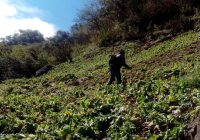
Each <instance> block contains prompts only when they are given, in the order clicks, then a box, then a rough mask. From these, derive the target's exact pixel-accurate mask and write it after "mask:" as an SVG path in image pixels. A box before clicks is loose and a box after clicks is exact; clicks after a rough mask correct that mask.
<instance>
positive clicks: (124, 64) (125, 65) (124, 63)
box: [123, 57, 131, 69]
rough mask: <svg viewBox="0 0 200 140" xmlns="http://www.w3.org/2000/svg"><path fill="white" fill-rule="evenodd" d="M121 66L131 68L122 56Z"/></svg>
mask: <svg viewBox="0 0 200 140" xmlns="http://www.w3.org/2000/svg"><path fill="white" fill-rule="evenodd" d="M123 66H124V67H125V68H127V69H131V67H130V66H129V65H127V64H126V61H125V58H124V57H123Z"/></svg>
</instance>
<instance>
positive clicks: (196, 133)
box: [185, 113, 200, 140]
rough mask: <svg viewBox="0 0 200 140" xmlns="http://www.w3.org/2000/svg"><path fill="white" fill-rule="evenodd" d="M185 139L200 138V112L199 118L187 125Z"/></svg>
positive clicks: (196, 139) (198, 139)
mask: <svg viewBox="0 0 200 140" xmlns="http://www.w3.org/2000/svg"><path fill="white" fill-rule="evenodd" d="M185 139H187V140H200V113H199V115H198V116H197V118H196V119H195V120H194V121H192V122H191V123H190V124H189V125H188V126H187V131H186V133H185Z"/></svg>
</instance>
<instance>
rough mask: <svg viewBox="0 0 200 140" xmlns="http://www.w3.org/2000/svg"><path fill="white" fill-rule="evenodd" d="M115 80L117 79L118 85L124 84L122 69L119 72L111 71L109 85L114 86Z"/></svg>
mask: <svg viewBox="0 0 200 140" xmlns="http://www.w3.org/2000/svg"><path fill="white" fill-rule="evenodd" d="M115 78H116V79H117V84H121V83H122V79H121V73H120V69H119V70H113V69H110V79H109V80H108V83H107V84H108V85H110V84H112V83H113V82H114V81H115Z"/></svg>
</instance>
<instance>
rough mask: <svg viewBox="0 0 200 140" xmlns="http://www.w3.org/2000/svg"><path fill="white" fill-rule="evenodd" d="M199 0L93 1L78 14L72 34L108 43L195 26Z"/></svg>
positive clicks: (147, 36) (155, 35)
mask: <svg viewBox="0 0 200 140" xmlns="http://www.w3.org/2000/svg"><path fill="white" fill-rule="evenodd" d="M199 8H200V1H199V0H93V1H91V3H90V4H88V5H87V6H85V8H84V9H82V11H81V12H80V14H79V15H78V18H77V20H76V24H75V25H74V26H73V27H72V31H71V32H72V34H73V35H74V37H75V39H76V41H77V42H79V43H84V42H88V41H94V40H95V41H96V42H98V44H99V46H107V45H109V44H112V43H113V42H116V41H119V40H145V39H147V38H152V39H155V38H157V37H159V36H160V35H162V34H177V33H180V32H184V31H187V30H190V29H194V27H195V26H196V23H198V22H197V18H195V17H198V15H199Z"/></svg>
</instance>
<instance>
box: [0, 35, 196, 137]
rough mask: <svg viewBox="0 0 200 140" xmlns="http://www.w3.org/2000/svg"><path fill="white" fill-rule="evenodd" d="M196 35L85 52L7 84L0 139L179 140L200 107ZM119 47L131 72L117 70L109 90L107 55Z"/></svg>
mask: <svg viewBox="0 0 200 140" xmlns="http://www.w3.org/2000/svg"><path fill="white" fill-rule="evenodd" d="M199 35H200V34H199V32H187V33H185V34H182V35H180V36H177V37H176V38H174V40H171V41H165V42H163V43H159V44H156V45H154V46H152V47H151V48H149V49H148V50H145V49H142V48H143V47H141V46H138V45H137V44H134V43H129V44H125V45H122V46H119V47H110V48H97V47H94V46H90V47H83V46H82V47H80V48H77V50H76V51H75V52H74V53H75V54H74V55H75V57H74V63H63V64H61V65H59V66H57V67H56V68H55V69H54V70H53V71H51V72H50V73H48V74H46V75H43V76H41V77H37V78H31V79H16V80H7V81H4V82H3V83H2V84H0V93H1V94H0V112H1V116H0V133H1V135H0V138H1V139H103V138H105V139H138V140H139V139H151V140H159V139H166V140H169V139H174V140H175V139H181V138H182V139H183V138H184V132H187V127H186V126H187V124H188V123H189V121H190V120H192V119H193V118H194V117H195V116H196V115H197V113H198V111H199V105H200V104H199V103H200V99H199V82H200V81H199V78H198V77H199V76H200V75H199V73H200V71H199V70H200V69H199V60H200V57H199V54H200V51H199ZM121 48H123V49H125V51H126V52H127V55H126V57H127V58H128V60H127V61H128V63H129V64H132V67H133V69H132V70H131V71H124V70H122V72H123V76H124V77H123V79H124V82H123V85H120V86H116V85H112V86H106V85H105V83H106V81H107V79H108V74H107V61H108V59H109V55H110V52H115V51H117V50H118V49H121ZM77 54H79V55H77ZM80 79H82V82H80Z"/></svg>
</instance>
